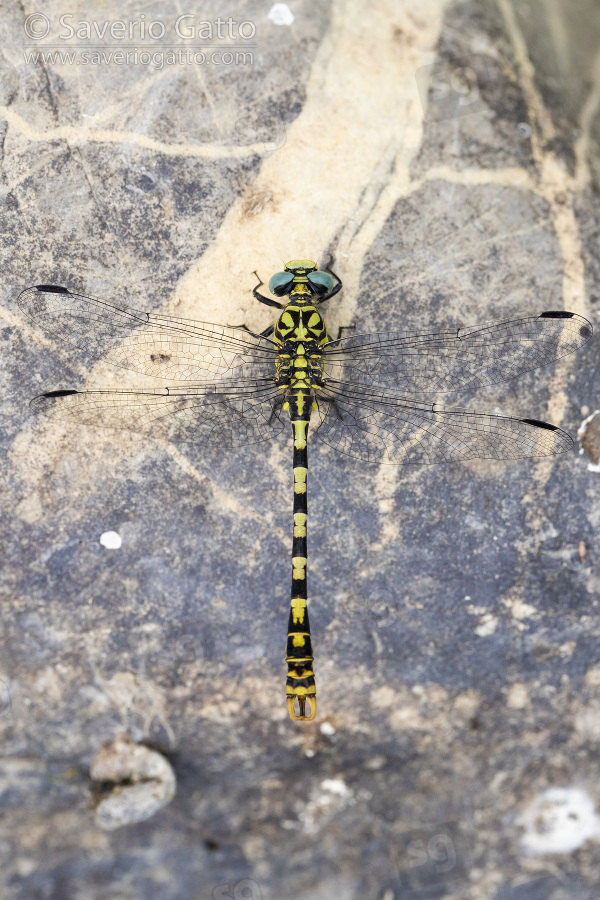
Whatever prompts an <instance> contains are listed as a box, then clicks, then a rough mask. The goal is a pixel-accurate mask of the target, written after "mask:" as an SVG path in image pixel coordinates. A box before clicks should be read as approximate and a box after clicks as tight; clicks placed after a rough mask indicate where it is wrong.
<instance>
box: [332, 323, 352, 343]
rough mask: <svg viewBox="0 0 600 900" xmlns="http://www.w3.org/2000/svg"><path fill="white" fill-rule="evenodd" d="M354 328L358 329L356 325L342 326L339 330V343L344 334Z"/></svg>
mask: <svg viewBox="0 0 600 900" xmlns="http://www.w3.org/2000/svg"><path fill="white" fill-rule="evenodd" d="M353 328H356V325H340V327H339V328H338V336H337V338H336V340H338V341H339V340H340V339H341V337H342V333H343V332H344V331H352V329H353Z"/></svg>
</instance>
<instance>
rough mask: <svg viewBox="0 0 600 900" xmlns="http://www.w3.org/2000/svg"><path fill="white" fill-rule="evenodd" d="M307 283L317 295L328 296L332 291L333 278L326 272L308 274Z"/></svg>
mask: <svg viewBox="0 0 600 900" xmlns="http://www.w3.org/2000/svg"><path fill="white" fill-rule="evenodd" d="M308 283H309V284H310V286H311V288H312V289H313V290H314V291H316V292H317V294H328V293H329V291H331V290H333V278H332V277H331V275H329V274H328V273H327V272H309V273H308Z"/></svg>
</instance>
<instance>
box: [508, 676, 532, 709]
mask: <svg viewBox="0 0 600 900" xmlns="http://www.w3.org/2000/svg"><path fill="white" fill-rule="evenodd" d="M528 703H529V694H528V693H527V687H526V686H525V685H524V684H523V683H522V682H521V681H516V682H515V683H514V684H511V686H510V688H509V689H508V692H507V694H506V705H507V706H509V707H510V708H511V709H524V708H525V707H526V706H527V704H528Z"/></svg>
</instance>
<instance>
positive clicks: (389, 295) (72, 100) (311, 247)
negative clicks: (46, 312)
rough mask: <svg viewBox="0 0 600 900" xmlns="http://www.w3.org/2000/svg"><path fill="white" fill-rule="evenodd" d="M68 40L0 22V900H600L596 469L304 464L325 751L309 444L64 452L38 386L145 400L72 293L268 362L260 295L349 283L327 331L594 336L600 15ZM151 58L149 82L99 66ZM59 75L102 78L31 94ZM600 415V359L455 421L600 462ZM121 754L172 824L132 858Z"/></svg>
mask: <svg viewBox="0 0 600 900" xmlns="http://www.w3.org/2000/svg"><path fill="white" fill-rule="evenodd" d="M43 6H44V13H43V14H41V13H31V14H29V15H28V10H27V11H26V12H24V11H23V8H22V7H21V6H20V5H19V4H13V5H10V4H9V5H6V4H5V5H4V6H3V7H2V9H1V10H0V24H1V28H2V36H3V40H2V46H3V54H2V57H1V58H0V135H1V141H0V148H1V151H2V182H1V203H2V224H3V228H2V235H1V238H0V240H1V242H2V249H3V266H2V274H3V278H2V292H3V301H2V328H3V346H4V353H3V354H2V358H1V360H0V365H1V366H2V374H3V381H4V390H3V393H2V402H3V418H2V432H1V436H2V449H3V455H4V465H3V473H4V477H3V479H2V492H3V497H2V501H3V502H2V510H3V513H2V536H1V546H2V550H3V566H2V573H1V576H0V578H1V590H2V616H1V618H0V633H1V645H0V646H1V651H0V653H1V655H0V735H1V739H2V760H1V763H0V802H1V803H2V806H3V815H2V819H1V821H0V854H1V858H2V875H3V880H4V888H3V896H6V897H7V898H8V900H30V898H55V897H56V898H61V900H64V898H77V900H96V898H104V897H105V898H109V897H110V898H111V900H115V898H117V897H118V898H136V900H137V898H144V900H146V898H147V900H157V898H158V900H203V898H221V900H223V898H225V900H227V898H234V900H239V898H250V897H252V900H258V898H262V900H286V898H290V900H291V898H294V900H308V898H310V900H330V898H334V897H335V898H336V900H365V898H368V900H397V898H400V897H401V898H402V900H412V898H415V900H416V898H422V897H444V898H449V900H541V898H544V900H566V898H568V900H592V898H596V897H597V896H598V893H597V892H598V887H597V885H598V883H599V882H600V844H599V842H598V834H599V832H598V824H597V823H598V819H597V810H598V808H599V804H600V766H599V762H598V753H597V746H598V739H599V738H600V643H599V636H600V618H599V614H600V610H599V600H600V575H599V573H598V559H599V554H600V549H599V547H600V542H599V530H600V515H599V512H598V510H599V508H600V507H599V501H600V475H599V474H598V472H597V471H595V470H593V468H592V467H590V466H589V465H588V463H589V462H590V460H589V459H588V457H586V456H585V455H578V454H577V453H576V452H575V451H573V452H572V453H570V454H566V455H565V456H562V457H559V458H556V459H552V460H538V461H521V462H516V463H502V464H501V463H492V462H473V463H469V464H465V465H458V464H457V465H451V466H445V467H443V466H440V467H430V468H423V469H416V468H415V469H411V468H410V467H405V468H399V469H395V468H394V467H389V466H387V467H386V466H381V467H380V468H377V467H376V466H363V465H361V464H359V463H358V462H356V461H355V460H352V459H347V458H345V457H343V456H341V455H337V454H335V453H334V451H332V450H330V449H329V448H327V447H325V446H324V445H322V444H319V442H318V441H315V440H312V441H311V442H310V444H309V455H310V472H309V511H310V523H309V524H310V529H309V596H310V598H311V602H312V605H311V623H312V627H313V637H314V645H315V651H316V674H317V682H318V687H319V713H318V717H317V719H316V721H315V722H314V723H312V724H310V725H308V726H306V727H302V726H298V725H294V724H293V723H292V722H290V721H289V720H288V718H287V712H286V709H285V704H284V700H283V685H284V666H283V661H282V657H283V652H284V642H285V631H286V623H287V608H288V602H289V601H288V594H289V581H288V579H289V575H290V566H289V553H290V546H291V492H292V488H291V484H292V479H291V452H290V440H289V439H288V436H287V435H286V437H285V439H283V438H282V439H281V440H279V441H275V442H274V443H273V444H271V445H267V444H264V445H259V446H258V447H254V448H249V449H248V450H247V451H245V452H231V451H228V452H224V451H223V450H221V449H219V448H210V447H209V448H207V447H204V446H198V447H197V448H195V449H194V450H191V451H189V452H188V450H187V448H186V451H185V452H183V451H182V450H181V449H180V448H177V447H174V446H171V445H168V444H161V443H159V442H157V441H152V440H149V439H147V438H143V437H141V436H139V435H135V434H132V433H120V432H108V431H102V430H95V429H92V428H78V429H74V428H72V427H68V426H66V425H59V424H57V423H54V422H45V423H42V422H40V421H39V420H37V419H36V418H35V417H34V416H33V414H31V413H30V412H29V410H28V407H27V404H28V401H29V399H30V398H31V397H32V396H34V395H35V394H37V393H39V392H40V391H41V390H44V389H46V390H48V389H53V388H61V387H83V386H89V385H90V384H91V383H92V382H94V383H102V384H105V385H106V384H108V385H110V386H113V387H114V386H117V385H119V386H130V385H131V384H134V383H135V381H136V379H135V376H133V375H130V374H128V373H127V372H125V371H119V372H115V371H114V370H113V371H110V370H108V369H106V368H104V369H102V368H101V367H99V366H97V367H95V368H94V369H90V368H89V366H88V364H87V362H86V359H85V356H84V355H83V354H81V353H79V352H78V351H77V350H76V349H73V348H72V347H70V346H69V345H68V344H66V343H65V344H64V345H63V344H61V342H60V341H58V340H53V339H50V338H48V336H45V335H44V334H43V333H41V332H39V331H37V330H36V329H35V328H33V327H32V326H31V324H30V323H29V322H28V321H27V320H25V319H24V318H23V317H22V315H21V314H20V311H19V308H18V306H17V304H16V298H17V295H18V293H19V292H20V291H21V290H22V289H23V288H25V287H27V286H29V285H30V284H40V283H54V284H65V285H68V286H69V287H71V288H73V289H79V290H85V291H86V292H88V293H91V294H93V295H95V296H100V297H106V298H109V299H110V298H113V299H117V300H121V301H123V302H126V303H129V304H130V305H132V306H135V307H138V308H141V309H146V310H149V311H161V312H163V313H171V314H173V313H174V314H177V315H181V316H187V317H190V318H196V319H200V320H204V321H208V322H220V323H223V324H232V325H235V324H240V323H242V322H245V323H246V324H247V325H248V326H249V327H250V328H251V329H253V330H259V329H263V328H265V327H266V326H267V325H268V324H269V321H270V311H269V310H267V308H266V307H264V306H260V305H258V304H257V303H255V302H254V300H253V299H252V295H251V288H252V287H253V286H254V283H255V276H254V275H253V272H254V270H255V269H257V270H258V272H259V274H260V275H261V276H262V277H263V279H265V280H267V279H268V277H269V276H270V275H271V274H272V273H274V272H275V271H277V270H279V269H280V268H281V264H282V262H284V261H286V260H287V259H290V258H294V257H298V256H310V257H313V258H316V259H320V260H323V259H326V257H327V254H328V253H330V252H332V253H333V254H334V256H335V260H336V269H337V271H338V273H339V275H340V276H341V277H342V279H343V280H344V284H345V289H344V292H343V293H342V295H340V296H339V297H338V298H336V299H335V300H334V301H332V303H331V304H330V308H329V309H328V311H327V317H328V322H329V324H330V326H331V328H332V329H333V330H334V331H335V329H337V326H339V325H349V324H355V325H356V330H357V331H358V332H360V331H372V330H385V329H388V328H390V327H396V328H399V329H400V330H402V329H426V328H429V327H432V326H435V327H439V328H442V327H450V326H452V327H453V326H458V325H461V324H473V323H477V322H479V321H487V320H490V319H493V318H503V317H506V316H509V315H512V314H515V315H516V314H518V313H521V312H534V311H542V310H544V309H570V310H572V311H574V312H577V313H580V314H582V315H584V316H586V318H588V319H590V320H591V321H592V322H593V324H594V325H596V324H597V323H598V310H599V308H600V306H599V304H600V299H599V297H600V294H599V291H598V283H599V279H600V263H599V255H598V235H599V232H600V214H599V208H600V207H599V206H598V188H599V179H600V155H599V153H598V139H599V136H600V116H599V109H600V64H599V59H600V57H598V51H597V47H598V45H599V38H600V13H599V10H598V6H597V4H594V3H593V2H592V0H576V2H575V3H574V4H573V3H571V4H567V3H566V2H565V0H557V2H556V3H553V4H543V3H541V2H537V0H532V2H530V3H527V4H524V3H518V2H516V0H498V2H497V3H494V2H491V0H486V2H477V0H473V2H470V0H467V2H460V3H443V2H440V0H425V2H423V0H420V2H417V0H406V2H402V3H398V2H394V0H383V2H381V3H379V4H372V5H371V6H370V7H369V9H368V12H365V6H364V4H361V3H359V2H358V0H332V2H326V0H324V2H320V3H313V4H306V3H304V4H302V3H300V2H297V3H296V2H294V3H291V2H290V3H289V4H288V5H286V4H276V6H278V7H285V9H278V10H277V11H275V12H273V13H272V15H271V16H269V13H270V11H271V8H272V4H269V3H266V4H263V3H262V2H258V0H247V2H241V0H233V2H232V3H230V4H229V5H228V6H227V8H225V7H224V5H223V4H222V3H220V2H216V0H215V2H212V3H206V4H202V13H201V15H200V14H194V16H193V18H191V19H186V20H184V22H185V25H186V28H187V26H190V25H192V24H195V25H196V26H197V25H198V24H199V22H200V20H202V21H204V22H213V23H214V22H215V20H216V18H217V16H219V15H220V16H221V18H222V19H223V20H225V21H226V20H227V19H228V17H231V18H232V20H234V21H235V23H237V24H238V25H239V23H242V22H246V23H248V22H249V23H251V24H252V25H253V26H255V28H256V32H255V34H254V35H253V36H252V37H248V38H247V37H244V35H242V36H240V34H239V33H236V34H234V35H233V37H228V36H227V26H223V28H224V29H225V37H224V38H223V39H221V38H219V37H218V35H217V36H214V35H213V39H212V41H209V40H208V38H207V37H206V33H203V36H202V37H198V36H196V37H195V38H193V39H192V38H189V37H187V36H184V37H180V36H179V35H177V33H176V29H175V23H176V20H177V18H178V16H180V15H182V11H181V9H180V8H179V6H177V5H176V4H167V3H161V2H157V3H155V4H153V5H152V7H151V8H150V7H145V8H146V9H147V12H146V14H145V15H146V18H145V22H146V24H149V23H150V21H153V22H154V21H156V22H160V23H163V24H164V27H165V36H164V38H162V39H161V40H154V39H151V38H149V37H148V36H147V35H146V37H142V36H141V25H140V24H139V23H140V22H141V21H142V20H141V18H140V13H139V5H135V4H131V3H129V2H127V0H126V2H125V3H122V4H116V3H114V2H108V3H104V4H102V5H101V6H99V7H98V9H101V13H100V12H98V13H96V12H94V13H92V12H90V9H89V5H88V6H87V7H86V6H85V5H83V4H80V5H79V6H78V7H77V10H76V11H75V12H74V13H73V18H72V19H69V20H67V21H68V22H70V23H71V25H72V26H77V22H79V21H80V20H83V21H88V22H90V23H94V22H95V23H96V24H97V25H98V27H99V28H100V29H101V28H102V25H103V23H104V22H105V21H108V22H109V23H111V22H115V21H116V20H120V21H123V22H125V23H129V22H130V21H131V22H134V21H136V22H138V25H137V26H135V29H137V30H134V34H133V38H132V40H129V39H127V40H123V39H122V36H120V32H119V30H118V28H117V31H116V32H115V34H116V37H115V36H113V37H111V36H110V34H109V33H107V32H106V31H105V33H104V36H103V37H102V38H100V37H98V36H97V35H96V36H95V37H94V35H93V34H92V33H90V37H89V39H88V38H87V37H86V36H85V34H83V33H82V35H80V36H77V35H75V36H74V37H72V38H71V39H70V40H64V38H63V37H62V36H63V35H65V34H68V32H67V30H66V28H65V27H64V26H61V25H60V23H59V19H60V16H61V15H64V14H65V8H64V6H61V5H59V4H57V3H56V2H55V0H49V2H48V3H46V4H44V5H43ZM86 10H87V11H86ZM150 10H151V11H150ZM43 16H46V17H47V20H48V35H47V36H46V37H44V38H43V39H41V40H38V39H37V38H38V37H39V36H40V35H41V34H43V33H44V30H45V29H46V24H45V20H44V18H43ZM91 16H95V18H94V19H92V18H90V17H91ZM36 17H37V18H36ZM291 17H293V21H290V18H291ZM278 23H281V24H278ZM180 24H184V23H180ZM81 27H83V26H81ZM91 27H92V28H93V24H92V25H91ZM25 28H27V29H29V36H28V35H27V32H26V30H25ZM153 28H154V32H155V33H156V34H158V33H159V31H160V28H159V27H158V26H153ZM180 30H181V28H180ZM250 31H252V29H251V28H250V27H249V26H248V27H246V33H247V34H249V33H250ZM184 34H187V31H186V30H185V29H184ZM209 42H211V43H212V44H214V45H215V46H216V49H217V50H218V51H219V52H222V51H223V50H224V49H226V45H227V46H230V45H232V44H234V45H236V47H237V48H238V49H239V47H240V46H241V47H242V49H243V51H244V52H252V53H253V61H252V62H251V63H250V62H249V61H248V60H247V59H246V64H244V62H242V61H241V59H238V61H237V64H235V63H233V64H228V65H226V64H219V63H218V62H216V61H212V62H210V63H208V64H207V63H206V62H205V63H204V64H202V65H201V64H197V63H196V62H194V61H193V59H192V62H191V63H190V62H189V61H187V60H188V57H185V58H184V59H183V60H181V59H179V61H177V59H176V60H175V62H173V63H168V62H167V57H166V54H167V52H168V50H167V45H172V47H171V50H172V52H174V53H178V52H179V50H181V49H182V48H183V49H184V50H185V51H186V52H187V50H188V49H189V47H190V45H191V44H194V45H200V44H201V43H205V44H206V43H209ZM92 44H94V45H98V44H102V45H104V50H102V51H96V52H97V53H99V56H98V60H97V61H94V60H95V57H94V56H93V51H92V50H91V45H92ZM124 44H131V45H132V47H137V50H138V51H139V53H140V54H141V52H142V51H144V50H145V49H146V48H151V52H150V53H149V56H148V60H147V61H146V62H144V60H146V57H143V58H142V56H140V55H139V56H138V57H137V58H136V59H137V62H136V60H135V59H133V58H132V59H131V60H130V62H129V63H127V64H121V63H120V62H117V61H116V59H115V58H112V59H110V60H107V59H106V58H104V60H103V58H102V55H101V54H102V52H104V53H105V54H108V53H116V52H119V51H120V52H123V45H124ZM161 44H162V45H164V47H162V48H161V46H160V45H161ZM251 44H253V45H255V46H254V47H252V48H249V46H248V45H251ZM51 45H61V50H62V51H64V50H65V46H67V45H68V49H69V50H71V51H73V52H75V53H77V54H78V56H77V57H76V58H75V59H74V60H73V61H72V62H71V63H69V62H68V61H66V60H65V61H63V62H62V63H61V61H60V60H59V59H55V60H54V61H53V62H52V61H48V60H46V62H43V61H41V59H38V61H37V62H33V61H32V57H31V56H30V57H29V61H27V60H26V58H25V56H24V54H25V53H29V54H31V53H37V52H39V51H41V50H42V49H44V51H45V52H46V51H47V52H51ZM62 45H65V46H62ZM32 47H33V49H32ZM129 52H131V53H133V50H132V49H131V50H130V51H129ZM160 52H162V53H164V54H165V55H164V56H163V57H162V63H161V57H160V56H153V55H152V54H156V53H160ZM229 52H234V53H235V52H237V50H236V49H235V48H232V50H231V51H229ZM83 53H88V57H83V56H82V55H81V54H83ZM84 59H87V62H84ZM219 59H221V62H222V57H219ZM599 392H600V375H599V369H598V364H597V338H594V339H593V341H592V342H591V343H590V344H589V345H588V346H587V348H586V349H585V350H583V351H582V352H581V353H580V354H578V355H577V356H576V357H568V358H566V359H564V360H563V361H561V362H560V363H559V364H557V365H556V366H555V367H554V368H552V367H551V368H550V369H549V370H544V371H542V370H540V371H538V372H535V373H532V374H531V375H529V376H527V377H524V378H522V379H520V380H519V382H518V383H507V384H506V385H504V386H499V387H498V388H497V389H495V390H491V389H487V390H482V391H480V392H478V393H477V395H476V396H471V397H467V396H466V397H464V398H463V397H460V396H459V397H456V396H453V397H452V404H453V405H473V406H475V407H476V408H479V409H489V410H491V411H495V412H500V411H501V412H505V413H510V414H513V415H521V416H528V417H531V418H536V419H544V420H548V421H552V422H554V423H555V424H557V425H560V426H561V427H563V428H565V429H566V430H568V431H569V432H570V433H571V434H572V435H575V434H576V432H577V429H578V427H579V426H580V425H581V423H582V422H583V421H584V420H585V419H586V418H587V417H588V416H590V414H591V413H592V412H593V411H594V410H596V409H597V408H598V405H599ZM313 438H314V435H313ZM111 532H116V533H117V534H118V535H119V537H120V538H121V541H122V543H121V546H120V547H117V546H116V544H117V543H118V541H117V542H114V541H113V543H112V544H111V543H110V542H107V540H106V539H105V540H104V541H102V542H101V537H103V536H104V535H106V534H107V533H111ZM582 546H583V551H582ZM124 732H127V733H128V734H129V735H130V736H131V739H132V740H134V741H135V742H137V744H138V745H139V746H141V747H148V748H150V749H151V750H156V751H159V752H160V753H162V754H163V755H164V756H166V758H167V759H168V760H169V763H170V765H171V766H172V767H173V770H174V771H175V774H176V777H177V793H176V795H175V798H174V799H173V801H172V802H171V803H170V804H169V805H168V806H167V807H166V808H164V809H162V810H161V811H160V812H157V813H156V814H155V815H154V816H153V817H151V818H149V819H148V820H147V821H144V822H139V823H138V824H132V825H128V826H126V827H123V828H120V829H119V830H118V831H115V832H111V831H104V830H102V829H101V828H99V827H98V825H97V823H96V821H95V818H94V803H95V799H97V798H95V793H94V787H93V783H92V778H91V776H90V766H91V764H92V761H93V760H94V758H95V757H96V755H97V753H98V752H99V750H100V748H101V747H102V745H103V744H104V743H105V742H107V741H108V742H109V741H113V740H114V739H115V738H116V737H117V736H118V735H120V734H123V733H124ZM532 811H533V812H532ZM561 816H562V817H563V818H561ZM565 816H566V817H567V818H568V821H569V833H568V840H567V839H565V840H564V841H563V842H562V843H561V840H559V839H555V833H556V831H560V823H561V822H563V821H565V819H564V817H565ZM557 822H558V823H559V824H558V825H556V823H557ZM538 827H539V829H541V831H542V832H543V831H544V828H545V829H546V831H547V832H549V837H548V839H547V840H544V837H543V834H542V835H540V834H537V835H536V833H535V832H536V828H538ZM553 829H554V830H553Z"/></svg>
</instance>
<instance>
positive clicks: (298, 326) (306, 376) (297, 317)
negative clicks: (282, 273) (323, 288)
mask: <svg viewBox="0 0 600 900" xmlns="http://www.w3.org/2000/svg"><path fill="white" fill-rule="evenodd" d="M273 340H274V342H275V345H276V347H277V348H278V351H279V352H278V354H277V357H276V360H275V367H276V371H277V384H278V386H279V387H281V388H283V389H287V392H289V391H292V392H293V393H296V392H297V391H298V390H300V391H305V392H306V393H308V394H313V393H314V391H315V390H318V389H319V388H320V387H322V386H323V366H324V355H323V347H324V346H325V344H326V343H327V326H326V324H325V320H324V319H323V317H322V316H321V314H320V313H319V312H317V309H316V308H315V306H314V304H313V303H312V302H311V301H310V299H309V298H308V297H307V298H306V299H305V298H304V297H303V296H300V297H298V296H292V298H291V299H290V302H289V303H288V305H287V306H286V308H285V309H284V311H283V312H282V314H281V316H280V317H279V319H278V321H277V324H276V325H275V329H274V332H273Z"/></svg>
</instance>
